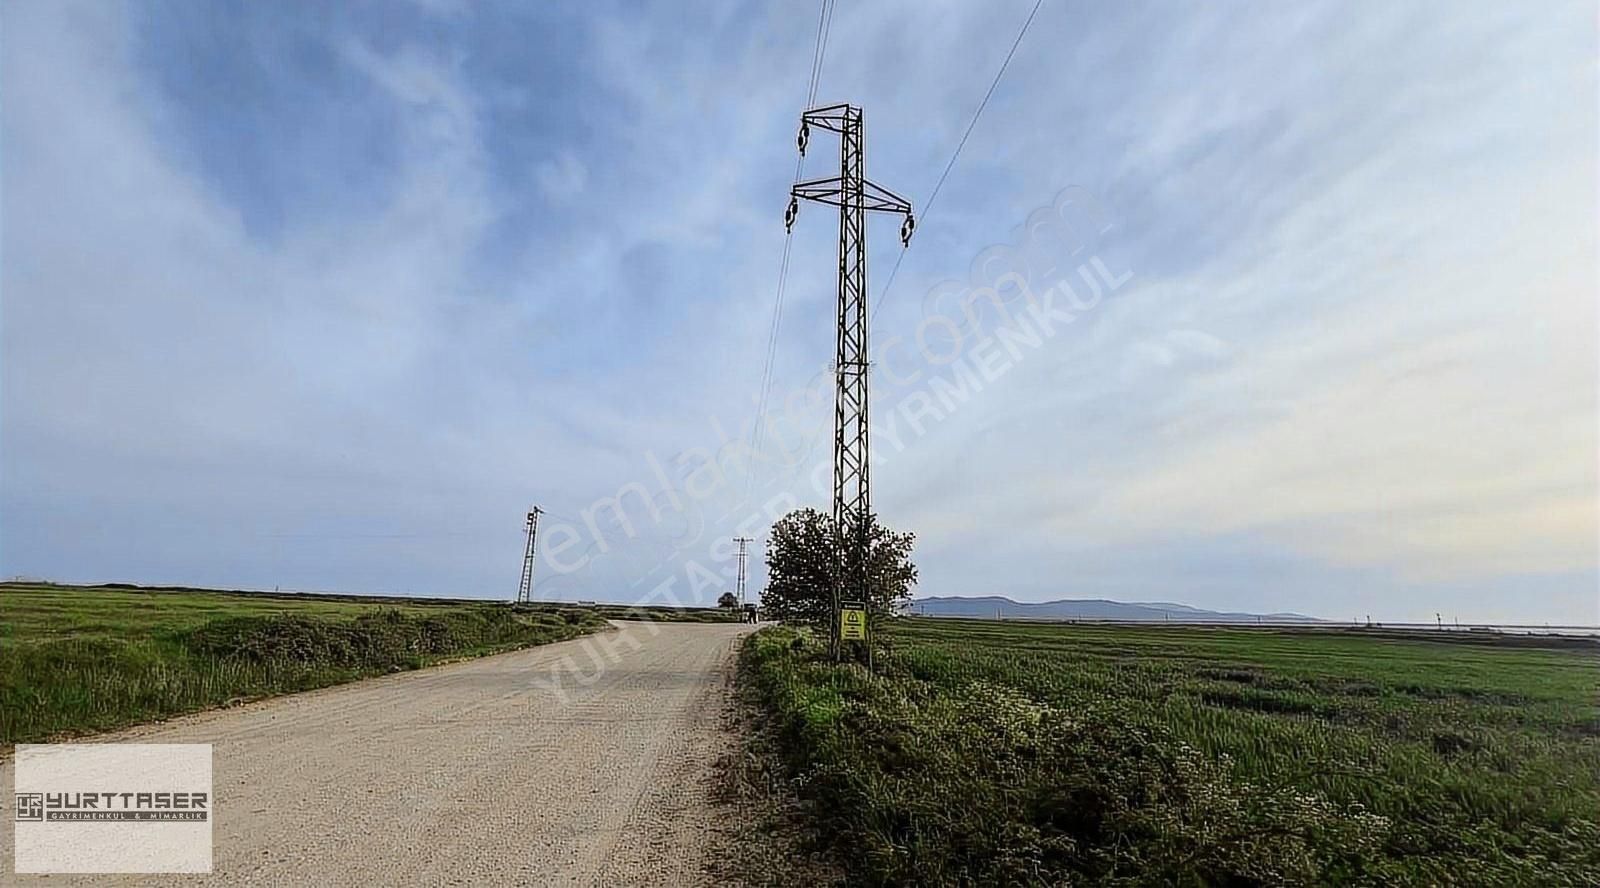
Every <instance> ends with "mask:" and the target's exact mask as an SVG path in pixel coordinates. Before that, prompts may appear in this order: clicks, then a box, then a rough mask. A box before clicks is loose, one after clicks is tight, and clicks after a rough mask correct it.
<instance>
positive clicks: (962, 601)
mask: <svg viewBox="0 0 1600 888" xmlns="http://www.w3.org/2000/svg"><path fill="white" fill-rule="evenodd" d="M911 612H912V613H917V614H925V615H927V616H930V617H987V618H989V619H991V620H992V619H994V618H995V617H997V616H998V617H1000V618H1003V619H1011V620H1127V621H1137V622H1157V623H1159V622H1165V621H1167V620H1174V621H1182V622H1205V623H1255V622H1257V621H1263V622H1269V623H1320V622H1322V621H1321V620H1319V619H1318V618H1316V617H1308V616H1306V615H1305V614H1292V613H1277V614H1246V613H1235V612H1231V611H1211V610H1205V609H1203V608H1198V607H1190V606H1188V605H1186V604H1172V603H1170V602H1161V601H1156V602H1122V601H1108V600H1106V599H1104V598H1063V599H1061V600H1059V601H1043V602H1038V603H1034V602H1025V601H1012V600H1011V599H1009V598H1005V597H1003V596H999V595H986V596H982V597H977V598H968V597H965V596H960V595H954V596H933V597H930V598H918V599H916V600H914V601H912V602H911Z"/></svg>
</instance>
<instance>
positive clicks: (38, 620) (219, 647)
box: [0, 584, 606, 744]
mask: <svg viewBox="0 0 1600 888" xmlns="http://www.w3.org/2000/svg"><path fill="white" fill-rule="evenodd" d="M605 625H606V624H605V619H604V618H603V617H602V616H601V615H599V614H598V613H597V612H596V611H594V610H593V609H591V608H575V607H573V608H568V607H553V606H548V607H546V606H541V607H533V608H515V609H514V608H512V607H511V606H510V605H507V604H493V603H483V604H474V603H463V602H449V601H442V600H420V601H414V602H408V601H406V600H404V599H396V600H389V601H384V600H379V599H354V598H352V599H340V598H336V597H331V596H329V597H297V596H288V595H278V596H274V595H266V594H255V593H230V592H210V591H200V590H181V591H174V590H148V589H116V588H105V587H70V586H40V585H25V584H0V744H11V743H19V742H33V741H39V740H43V739H46V738H51V737H58V736H67V735H72V734H82V733H87V732H92V731H103V730H108V729H111V728H116V727H121V726H123V725H128V724H134V723H138V722H143V721H149V720H151V719H156V718H161V717H165V716H170V715H175V714H178V713H183V712H192V711H195V710H198V709H205V708H208V707H212V706H219V705H223V704H227V703H230V702H235V701H241V700H248V699H253V698H257V697H263V696H269V695H272V694H281V693H287V692H291V691H301V690H308V689H310V688H317V687H324V686H327V685H331V684H338V683H340V682H344V681H350V680H353V679H357V678H363V677H366V676H371V675H377V674H381V673H385V672H392V671H397V670H402V669H414V668H418V667H421V666H426V665H429V664H431V663H437V662H440V661H443V660H448V659H454V658H459V657H468V656H477V655H481V654H488V653H496V652H499V651H505V650H511V649H513V648H518V647H526V646H528V645H534V644H543V643H546V642H552V641H561V640H564V639H568V638H574V637H577V636H579V635H583V634H585V633H588V632H592V631H595V630H596V629H599V628H602V627H604V626H605Z"/></svg>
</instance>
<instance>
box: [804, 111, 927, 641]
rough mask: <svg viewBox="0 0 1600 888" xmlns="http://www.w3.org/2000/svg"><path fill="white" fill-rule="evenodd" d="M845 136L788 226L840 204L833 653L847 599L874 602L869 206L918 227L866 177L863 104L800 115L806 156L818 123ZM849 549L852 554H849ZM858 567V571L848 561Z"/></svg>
mask: <svg viewBox="0 0 1600 888" xmlns="http://www.w3.org/2000/svg"><path fill="white" fill-rule="evenodd" d="M813 126H816V127H818V128H820V129H825V130H828V131H829V132H835V133H838V134H839V175H838V176H830V177H828V178H825V179H812V180H811V181H808V182H799V183H796V184H795V186H794V188H793V189H792V190H791V191H790V192H789V209H788V211H787V212H786V213H785V214H784V227H785V228H789V229H792V228H793V227H794V220H795V217H796V216H797V215H799V212H800V201H801V200H809V201H814V202H816V203H822V204H827V205H829V206H835V207H838V208H839V300H838V301H839V306H838V307H839V324H838V329H837V331H836V343H835V356H834V376H835V381H836V386H835V389H834V409H833V524H834V527H835V528H836V532H837V533H840V534H844V533H847V532H848V533H850V534H851V535H852V538H851V539H849V540H845V539H842V538H841V539H840V540H839V541H838V542H839V544H840V545H839V546H838V547H837V548H836V551H837V552H838V554H837V555H836V556H835V557H836V559H837V560H836V561H835V563H834V582H833V620H832V624H833V625H832V629H831V632H830V634H831V636H832V639H833V646H834V651H835V653H836V654H837V652H838V646H839V631H840V630H839V620H840V603H841V602H842V601H844V600H846V599H845V596H846V595H848V596H849V598H850V599H853V600H856V601H859V602H860V603H861V606H863V607H866V606H868V605H869V604H870V602H871V600H872V596H871V595H870V594H869V591H870V590H869V589H868V577H867V547H868V533H869V522H870V520H871V517H872V495H871V487H870V485H869V483H868V480H869V479H868V471H867V455H868V454H867V369H868V361H867V354H868V353H867V320H868V315H869V312H870V306H868V305H867V226H866V214H867V211H868V210H873V211H876V212H883V213H897V214H899V215H901V216H903V217H904V221H903V222H901V224H900V240H901V242H902V243H904V244H909V243H910V242H911V232H912V230H913V229H914V228H915V227H916V223H915V221H914V220H913V219H912V216H911V202H910V201H908V200H906V199H905V198H903V197H900V196H899V195H897V194H895V193H893V192H891V191H889V190H888V189H885V188H881V187H879V186H877V185H874V184H873V183H871V182H869V181H867V177H866V170H865V167H866V159H865V156H866V145H865V143H866V137H865V133H864V129H865V126H864V122H863V119H862V113H861V109H860V108H857V107H856V106H854V105H848V104H844V105H828V106H826V107H823V108H812V109H811V110H809V111H806V112H805V113H803V114H801V115H800V137H799V140H798V141H799V145H800V154H801V156H804V155H805V153H806V143H807V142H809V141H810V138H811V127H813ZM846 546H848V547H849V550H850V552H852V553H853V557H851V558H848V559H847V558H845V555H844V553H845V548H846ZM841 562H849V563H850V564H851V565H852V570H851V574H852V575H851V576H848V577H847V576H845V575H844V564H843V563H841Z"/></svg>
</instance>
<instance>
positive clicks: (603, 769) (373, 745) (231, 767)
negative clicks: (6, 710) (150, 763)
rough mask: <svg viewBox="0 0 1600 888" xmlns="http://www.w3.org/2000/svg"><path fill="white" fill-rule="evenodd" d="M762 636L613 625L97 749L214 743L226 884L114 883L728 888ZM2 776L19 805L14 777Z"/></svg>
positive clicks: (126, 735) (196, 719) (696, 627)
mask: <svg viewBox="0 0 1600 888" xmlns="http://www.w3.org/2000/svg"><path fill="white" fill-rule="evenodd" d="M748 629H749V627H747V626H742V625H738V624H714V623H656V624H652V623H617V624H615V629H614V630H613V631H610V632H605V633H601V634H599V635H596V636H591V637H590V638H587V639H579V640H576V641H569V642H563V643H560V644H553V645H547V646H544V647H538V648H531V649H528V650H524V651H517V652H514V653H509V654H501V655H498V656H493V657H485V658H482V659H478V660H471V661H467V662H462V663H456V664H452V665H447V666H441V667H437V668H433V669H427V670H423V671H419V672H408V673H401V674H396V675H391V676H387V677H383V678H377V679H372V680H370V681H363V682H357V683H354V684H348V685H343V686H340V687H335V688H328V689H325V690H320V691H312V692H310V693H305V694H297V695H294V696H290V697H280V698H277V699H274V700H267V701H263V702H260V703H253V704H249V705H246V706H241V707H237V708H234V709H227V710H220V711H215V712H209V713H203V714H200V715H196V716H189V717H185V718H182V719H178V720H175V721H172V722H168V723H165V724H162V725H155V726H150V727H145V728H135V729H132V730H129V731H123V732H120V733H117V734H113V735H106V736H104V737H99V738H96V740H97V741H106V740H127V741H139V742H146V743H168V742H170V743H212V744H215V748H214V751H213V760H212V768H213V781H214V782H213V787H214V790H213V791H214V797H215V799H216V802H215V809H216V812H215V818H216V820H215V825H214V827H213V830H214V833H213V842H214V850H213V872H212V874H211V875H210V876H208V877H200V876H160V877H131V876H124V877H112V878H113V879H114V880H115V882H116V883H117V884H140V883H141V881H140V880H141V879H143V880H146V881H147V882H148V883H150V884H182V883H189V882H193V883H196V884H211V883H218V884H257V885H297V886H300V885H330V884H336V885H663V886H665V885H671V886H680V885H696V884H705V883H708V882H710V881H714V877H713V876H711V875H710V874H709V873H708V870H707V867H708V866H709V865H710V864H711V863H712V861H713V860H714V859H715V858H716V856H717V855H719V854H721V853H724V852H725V851H726V850H727V849H728V847H729V846H730V844H731V842H730V839H731V833H730V831H731V830H732V829H733V828H734V827H733V826H732V823H731V822H730V819H729V815H728V811H727V810H725V809H723V808H721V807H719V804H718V803H717V801H716V799H715V796H716V783H717V781H716V777H717V767H718V759H719V758H720V757H721V756H722V755H724V754H726V753H727V752H728V751H729V750H730V749H731V748H732V747H731V744H732V742H733V741H732V738H731V735H730V732H729V726H728V724H727V721H726V715H727V712H726V706H727V701H728V696H729V693H728V691H729V685H730V683H731V681H732V655H733V651H734V649H735V647H736V645H737V639H738V638H739V636H740V635H742V634H743V633H744V632H745V631H747V630H748ZM5 770H6V772H7V776H6V779H5V781H4V783H5V784H7V785H6V786H5V787H4V792H5V793H6V797H7V798H9V797H10V792H11V790H10V786H9V784H10V767H9V763H7V767H6V769H5ZM7 826H8V827H9V826H10V825H9V824H8V825H7ZM6 833H7V842H6V845H7V847H6V848H5V849H4V850H5V855H6V858H7V859H6V861H5V863H4V869H6V870H9V869H10V859H9V858H10V847H9V845H10V829H9V828H8V829H7V830H6ZM8 878H17V877H14V876H8ZM107 880H108V877H104V876H101V877H94V884H104V883H105V882H106V881H107ZM19 881H20V882H21V883H23V884H41V885H62V884H73V883H75V882H78V881H79V878H78V877H64V876H51V877H21V878H20V879H19Z"/></svg>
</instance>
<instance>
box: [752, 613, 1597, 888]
mask: <svg viewBox="0 0 1600 888" xmlns="http://www.w3.org/2000/svg"><path fill="white" fill-rule="evenodd" d="M883 635H885V636H887V638H888V642H889V649H888V650H886V651H883V652H881V653H880V654H879V656H878V658H877V666H878V671H877V674H870V673H868V672H867V671H866V670H865V669H863V668H862V667H861V666H860V665H858V664H855V663H848V662H847V663H844V664H835V663H834V662H833V661H832V660H831V659H830V658H828V657H827V655H826V648H825V645H824V644H822V643H821V642H819V641H818V640H817V639H816V638H815V637H814V636H813V635H812V634H811V632H809V631H808V630H804V629H793V628H787V627H784V628H774V629H767V630H763V631H762V632H760V633H758V634H756V635H755V636H753V637H752V638H751V639H750V641H749V642H748V643H747V644H746V645H745V647H744V652H743V654H742V662H741V677H742V682H743V684H744V685H745V687H746V688H747V691H748V693H749V694H750V695H751V696H752V697H753V698H754V700H755V701H756V703H757V704H758V706H757V709H758V712H759V717H760V718H762V719H763V720H764V725H765V731H766V734H767V736H768V738H770V741H771V742H773V743H774V744H775V745H776V746H777V748H778V749H779V750H780V752H779V764H778V766H777V770H778V771H779V773H778V775H776V776H778V777H780V778H782V779H786V780H787V781H788V782H789V785H790V786H792V787H793V791H794V793H795V794H796V795H797V796H798V798H799V802H800V804H801V806H802V810H804V811H805V812H807V814H806V821H807V822H808V823H809V825H810V828H811V829H812V831H813V833H814V836H815V841H816V842H817V843H819V844H820V845H821V846H822V847H823V848H825V849H826V850H827V851H829V852H830V853H831V854H832V855H833V857H834V858H835V859H836V860H837V861H838V862H839V864H840V865H841V866H842V867H843V868H844V870H845V871H846V872H847V873H848V880H849V881H850V882H851V883H852V884H900V885H912V884H915V885H943V884H979V885H996V884H1128V885H1145V884H1169V885H1321V884H1370V885H1389V884H1427V885H1595V884H1600V827H1597V826H1596V820H1597V818H1600V717H1597V706H1596V690H1597V686H1600V664H1597V659H1596V648H1595V647H1594V645H1593V644H1590V643H1580V644H1577V645H1570V646H1569V648H1570V649H1539V648H1535V647H1530V646H1527V645H1528V642H1526V641H1525V640H1524V641H1523V642H1522V644H1521V645H1516V644H1499V643H1496V642H1495V640H1494V639H1492V638H1489V639H1468V638H1466V637H1465V635H1466V634H1465V633H1461V634H1457V633H1442V634H1441V636H1440V637H1439V640H1433V639H1428V638H1425V637H1418V636H1410V637H1402V636H1390V637H1371V636H1366V635H1363V634H1361V633H1357V632H1342V631H1274V630H1259V629H1206V628H1168V627H1110V626H1083V625H1075V626H1069V625H1049V624H1028V623H989V622H978V621H965V620H961V621H958V620H932V619H915V618H913V619H906V620H900V621H895V622H894V624H893V625H892V626H891V627H886V631H885V632H884V633H883ZM1445 636H1450V637H1452V639H1453V641H1452V642H1446V641H1444V640H1442V639H1443V638H1444V637H1445ZM1467 642H1477V643H1467Z"/></svg>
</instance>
